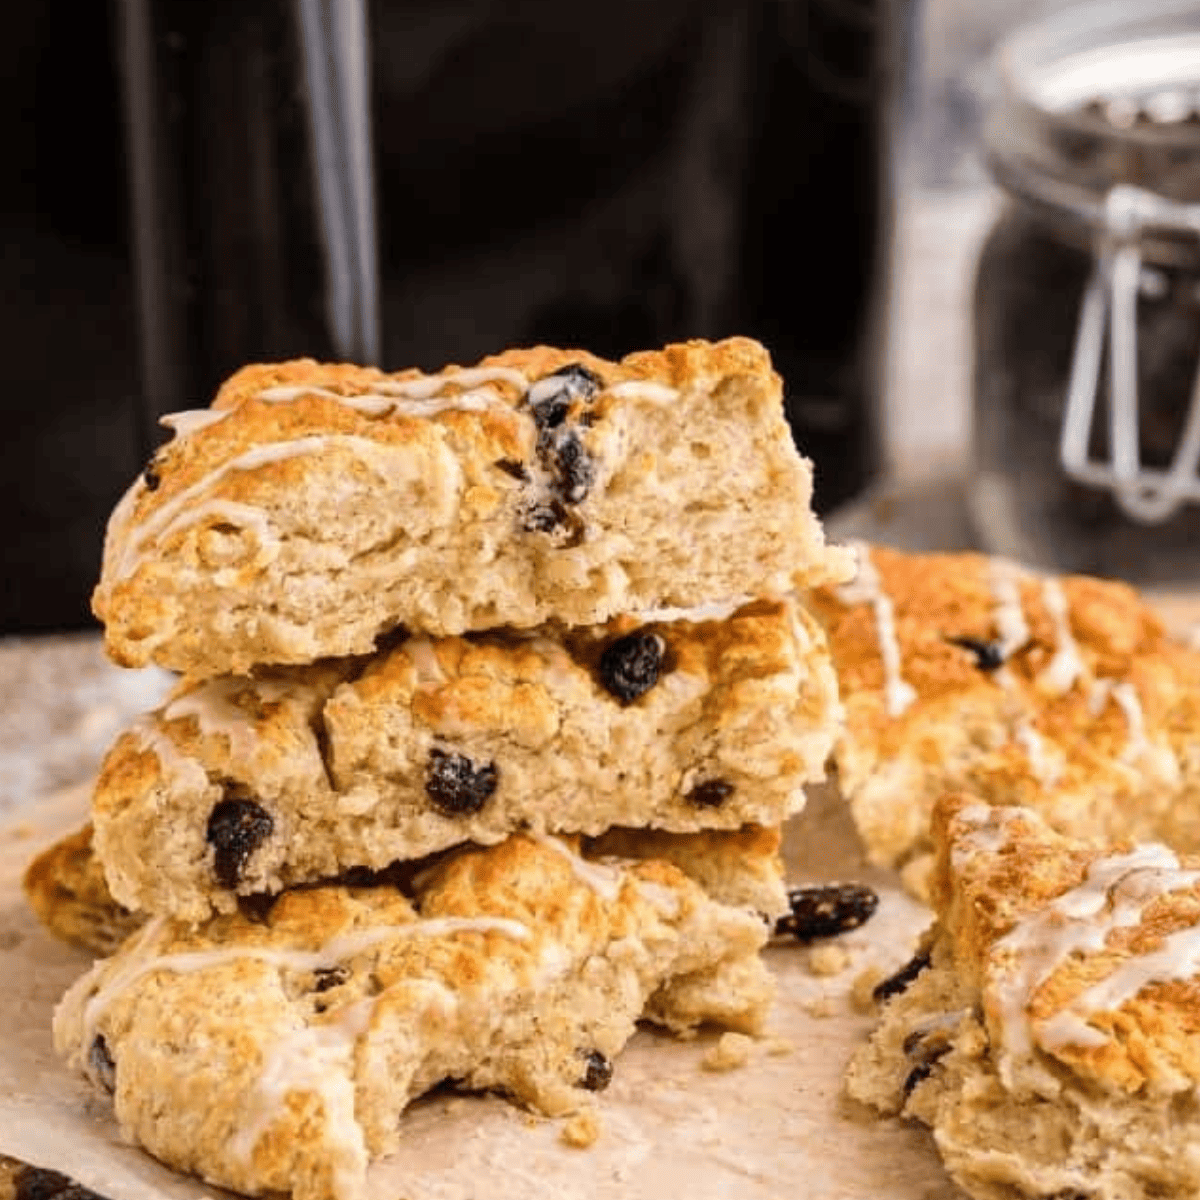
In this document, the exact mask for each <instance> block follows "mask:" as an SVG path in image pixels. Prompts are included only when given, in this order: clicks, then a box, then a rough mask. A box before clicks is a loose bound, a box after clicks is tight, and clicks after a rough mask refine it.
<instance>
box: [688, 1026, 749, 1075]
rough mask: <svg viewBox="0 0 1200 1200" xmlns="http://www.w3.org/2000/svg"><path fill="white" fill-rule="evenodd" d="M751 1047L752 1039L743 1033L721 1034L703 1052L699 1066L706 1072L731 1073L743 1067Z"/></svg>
mask: <svg viewBox="0 0 1200 1200" xmlns="http://www.w3.org/2000/svg"><path fill="white" fill-rule="evenodd" d="M753 1045H754V1039H753V1038H752V1037H747V1036H746V1034H744V1033H723V1034H721V1036H720V1037H719V1038H718V1039H717V1040H716V1041H715V1042H714V1043H713V1044H712V1045H711V1046H710V1047H709V1048H708V1049H707V1050H706V1051H705V1053H704V1057H703V1058H702V1059H701V1060H700V1065H701V1066H702V1067H703V1068H704V1069H705V1070H706V1071H732V1070H734V1069H735V1068H737V1067H744V1066H745V1065H746V1063H747V1061H748V1060H749V1058H750V1049H751V1047H752V1046H753Z"/></svg>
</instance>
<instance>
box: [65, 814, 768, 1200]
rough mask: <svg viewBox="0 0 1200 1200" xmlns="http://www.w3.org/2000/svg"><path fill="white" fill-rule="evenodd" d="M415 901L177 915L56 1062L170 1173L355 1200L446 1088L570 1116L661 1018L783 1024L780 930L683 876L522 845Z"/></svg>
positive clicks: (107, 965)
mask: <svg viewBox="0 0 1200 1200" xmlns="http://www.w3.org/2000/svg"><path fill="white" fill-rule="evenodd" d="M416 889H417V890H416V894H415V896H414V898H413V899H412V900H411V901H410V900H409V899H408V898H406V897H405V896H404V895H402V894H401V893H400V892H399V891H398V890H396V889H394V888H389V887H376V888H367V889H353V888H345V887H319V888H309V889H302V890H299V891H294V892H288V893H286V894H284V895H283V896H281V897H280V898H279V899H278V901H277V902H276V903H275V904H274V906H273V907H271V908H270V909H269V911H267V912H266V913H259V914H258V917H257V919H251V918H250V917H249V916H247V915H243V914H241V913H237V914H232V915H227V916H220V917H216V918H214V919H213V920H212V921H210V922H209V923H207V924H205V925H202V926H200V927H198V928H189V927H187V926H186V925H184V924H182V923H178V922H171V921H170V920H168V919H166V918H157V919H155V920H153V921H151V922H150V923H149V924H147V925H146V926H145V928H144V929H143V931H142V932H140V933H138V934H135V935H134V937H133V938H131V939H130V941H129V942H127V943H126V944H125V946H124V947H123V948H122V949H121V950H120V951H119V952H118V953H117V954H116V955H115V956H114V957H113V958H110V959H107V960H104V961H102V962H101V963H98V964H97V965H96V967H95V968H94V969H93V970H92V971H91V972H89V973H88V974H87V975H86V976H85V977H84V978H83V979H81V980H80V981H78V982H77V983H76V984H75V985H74V986H73V987H72V988H71V989H70V991H69V992H68V993H67V995H66V997H65V998H64V1000H63V1002H62V1004H61V1005H60V1006H59V1009H58V1011H57V1013H56V1016H55V1040H56V1044H57V1046H58V1048H59V1050H60V1052H61V1053H63V1054H65V1055H66V1056H67V1057H68V1058H69V1059H70V1061H71V1062H72V1063H73V1064H74V1065H76V1066H77V1067H78V1068H80V1069H82V1070H83V1071H84V1072H85V1073H86V1074H87V1075H88V1076H89V1077H90V1078H91V1079H92V1080H93V1082H95V1083H96V1084H97V1085H98V1086H100V1087H102V1088H105V1089H107V1090H109V1091H111V1092H112V1093H113V1103H114V1106H115V1111H116V1116H117V1119H118V1120H119V1122H120V1124H121V1127H122V1129H123V1131H124V1133H125V1135H126V1136H127V1137H129V1138H131V1139H132V1140H134V1141H135V1142H137V1143H138V1144H139V1145H141V1146H143V1147H145V1148H146V1149H147V1150H149V1151H150V1152H151V1153H152V1154H154V1155H155V1156H156V1157H158V1158H160V1159H162V1160H163V1161H164V1162H166V1163H169V1164H170V1165H172V1166H174V1167H176V1168H178V1169H180V1170H183V1171H187V1172H191V1173H194V1174H197V1175H200V1176H202V1177H203V1178H205V1179H207V1180H208V1181H209V1182H212V1183H215V1184H220V1185H222V1186H226V1187H230V1188H233V1189H235V1190H238V1191H243V1192H248V1193H252V1194H258V1193H262V1192H272V1193H290V1194H292V1195H294V1196H295V1197H296V1198H297V1200H354V1198H356V1197H358V1196H359V1195H360V1194H361V1191H362V1185H363V1177H364V1172H365V1169H366V1166H367V1162H368V1159H369V1158H371V1157H373V1156H376V1155H380V1154H384V1153H386V1152H387V1151H388V1149H389V1148H390V1147H394V1146H396V1145H397V1144H398V1141H399V1139H400V1138H402V1137H403V1136H404V1125H403V1121H402V1120H401V1119H400V1117H401V1113H402V1112H403V1110H404V1109H405V1107H406V1106H407V1105H408V1103H409V1102H410V1101H411V1100H412V1099H413V1098H414V1097H416V1096H418V1095H420V1094H421V1093H422V1092H424V1091H426V1090H428V1089H430V1088H432V1087H434V1086H435V1085H436V1084H438V1083H440V1082H442V1081H443V1080H447V1079H449V1080H455V1081H457V1082H458V1083H459V1084H460V1085H462V1086H464V1087H468V1088H472V1089H494V1090H498V1091H501V1092H504V1093H507V1094H509V1095H510V1096H512V1097H513V1098H514V1099H515V1100H516V1101H518V1102H520V1103H521V1104H525V1105H528V1106H530V1107H532V1108H535V1109H537V1110H540V1111H542V1112H544V1113H548V1114H561V1113H566V1112H570V1111H572V1110H573V1109H576V1108H578V1107H580V1106H581V1105H583V1104H585V1103H586V1102H587V1101H588V1099H589V1096H590V1093H591V1092H594V1091H597V1090H601V1089H602V1088H603V1087H604V1086H606V1084H607V1083H608V1080H609V1078H610V1075H611V1073H612V1071H613V1070H614V1063H613V1060H614V1058H615V1057H616V1056H617V1054H618V1053H619V1051H620V1050H621V1049H622V1047H623V1046H624V1045H625V1043H626V1041H627V1040H628V1039H629V1037H630V1036H631V1035H632V1033H633V1031H634V1025H635V1022H636V1021H637V1020H638V1019H639V1018H640V1017H641V1016H642V1015H643V1013H647V1014H649V1015H650V1016H652V1017H653V1018H655V1019H658V1020H661V1021H663V1022H665V1023H667V1024H668V1025H670V1026H671V1027H673V1028H677V1029H680V1030H683V1029H688V1028H690V1027H693V1026H694V1025H695V1024H696V1023H698V1022H699V1021H702V1020H705V1019H714V1020H716V1021H718V1022H720V1023H723V1024H725V1025H727V1026H730V1027H732V1028H735V1029H739V1030H743V1031H747V1032H753V1031H755V1030H757V1029H758V1028H759V1027H760V1025H761V1023H762V1021H763V1019H764V1017H765V1014H766V1012H767V1009H768V1007H769V1004H770V1000H771V994H772V984H771V980H770V977H769V975H768V973H767V970H766V968H765V966H764V965H763V963H762V962H761V960H760V959H759V957H758V952H759V950H760V949H761V947H762V946H763V944H764V942H765V940H766V937H767V928H766V926H765V925H764V923H763V922H762V921H761V920H759V919H758V918H757V917H756V916H754V915H753V914H751V913H748V912H746V911H744V910H741V909H734V908H730V907H727V906H724V905H720V904H717V903H715V902H714V901H712V900H710V899H709V898H708V897H707V896H706V895H705V894H704V892H703V891H702V890H701V889H700V888H699V887H698V886H697V885H696V884H695V883H693V882H691V881H690V880H688V879H687V878H686V877H685V876H684V875H683V874H682V873H681V872H679V871H678V870H676V869H675V868H674V867H672V866H670V865H668V864H666V863H663V862H659V861H654V862H646V863H631V864H616V863H609V864H597V863H592V862H586V861H584V860H582V859H580V858H579V857H577V856H576V855H575V854H574V853H573V851H572V850H571V848H570V847H569V846H568V845H567V844H565V843H563V842H558V841H556V840H553V839H540V840H539V839H534V838H530V837H525V836H515V837H513V838H510V839H509V840H508V841H506V842H503V843H501V844H500V845H498V846H494V847H491V848H489V849H487V850H467V851H464V852H461V853H456V854H453V855H451V856H449V857H448V858H446V859H445V860H444V861H442V862H440V863H439V864H438V865H436V866H434V867H433V868H431V869H430V870H428V871H427V872H424V873H422V875H421V876H420V877H418V880H417V885H416ZM676 986H678V987H679V988H680V989H681V993H682V994H681V997H680V1002H679V1003H678V1004H677V1005H676V1004H673V1003H672V999H671V989H672V988H673V987H676ZM615 1070H618V1071H619V1070H620V1063H619V1062H618V1063H616V1065H615Z"/></svg>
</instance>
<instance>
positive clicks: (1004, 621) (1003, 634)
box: [988, 558, 1029, 658]
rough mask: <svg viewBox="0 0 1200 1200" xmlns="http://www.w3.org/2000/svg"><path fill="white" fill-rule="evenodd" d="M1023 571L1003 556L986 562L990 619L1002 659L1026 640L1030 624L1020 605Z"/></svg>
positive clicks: (1016, 649)
mask: <svg viewBox="0 0 1200 1200" xmlns="http://www.w3.org/2000/svg"><path fill="white" fill-rule="evenodd" d="M1022 574H1023V572H1022V571H1021V570H1020V569H1019V568H1018V567H1016V566H1014V565H1013V564H1012V563H1010V562H1008V561H1007V560H1006V559H1002V558H993V559H991V560H990V561H989V563H988V587H989V588H990V590H991V593H992V599H993V600H994V601H995V605H996V606H995V608H994V610H993V612H992V620H993V621H994V622H995V624H996V632H997V634H999V649H1000V657H1001V658H1008V657H1009V656H1010V655H1012V654H1015V653H1016V652H1017V651H1018V650H1020V648H1021V647H1022V646H1024V645H1025V643H1026V642H1028V641H1029V625H1028V623H1027V622H1026V620H1025V610H1024V608H1023V607H1022V605H1021V577H1022Z"/></svg>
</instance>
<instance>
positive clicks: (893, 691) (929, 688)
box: [810, 546, 1200, 890]
mask: <svg viewBox="0 0 1200 1200" xmlns="http://www.w3.org/2000/svg"><path fill="white" fill-rule="evenodd" d="M857 549H858V551H859V554H860V558H861V560H862V563H863V570H862V573H861V575H860V576H859V578H858V579H857V580H856V581H855V582H853V583H851V584H848V585H846V586H844V587H840V588H836V589H835V588H827V589H820V590H818V591H817V592H815V593H814V594H813V595H812V596H811V597H810V606H811V608H812V610H813V612H814V613H815V614H816V615H817V616H818V617H819V619H820V620H821V621H822V623H823V624H824V625H825V628H826V631H827V633H828V635H829V642H830V648H831V650H832V653H833V656H834V664H835V667H836V668H837V671H838V677H839V685H840V688H841V693H842V700H843V704H844V706H845V713H846V728H845V732H844V734H843V735H842V737H841V739H840V741H839V744H838V746H837V748H836V750H835V754H834V759H835V763H836V767H837V778H838V783H839V786H840V787H841V789H842V791H843V793H844V794H845V795H846V797H847V799H848V800H849V803H850V807H851V811H852V812H853V815H854V819H855V823H856V825H857V827H858V829H859V832H860V833H861V835H862V837H863V841H864V843H865V844H866V847H867V850H868V853H869V854H870V856H871V858H872V859H873V860H874V861H875V862H876V863H878V864H880V865H885V866H892V867H895V866H899V867H909V868H910V870H909V871H908V872H907V874H906V878H907V879H908V880H909V881H910V882H911V883H913V884H914V885H919V883H920V871H919V867H920V866H922V865H924V864H927V862H928V852H929V840H928V827H929V815H930V811H931V809H932V806H933V803H934V800H935V799H936V798H937V797H938V796H939V795H941V794H942V793H943V792H945V791H949V790H955V789H959V788H962V789H964V790H968V791H971V792H973V793H974V794H976V795H979V796H980V797H982V798H984V799H986V800H988V801H989V802H992V803H1006V804H1021V805H1026V806H1028V807H1031V808H1035V809H1037V810H1038V811H1039V812H1041V813H1043V814H1044V815H1045V816H1046V818H1047V820H1049V821H1050V823H1051V824H1052V825H1053V826H1054V827H1055V828H1057V829H1060V830H1061V831H1062V832H1064V833H1069V834H1072V835H1074V836H1078V837H1084V838H1095V839H1098V840H1100V841H1107V840H1111V839H1114V838H1119V837H1133V838H1138V839H1161V840H1164V841H1167V842H1168V843H1169V844H1171V845H1172V846H1175V847H1176V848H1179V849H1186V850H1191V849H1196V850H1200V803H1197V799H1200V654H1197V653H1196V652H1195V651H1193V650H1191V649H1189V648H1187V647H1185V646H1183V645H1180V644H1179V643H1177V642H1175V641H1173V640H1172V639H1171V638H1169V637H1168V636H1167V634H1166V632H1165V631H1164V629H1163V626H1162V623H1161V622H1160V621H1159V619H1158V618H1157V617H1156V616H1155V614H1154V613H1153V611H1152V610H1151V609H1150V608H1149V606H1148V605H1146V604H1145V603H1144V602H1143V601H1142V600H1141V599H1140V598H1139V596H1138V595H1137V593H1136V592H1135V591H1134V590H1133V589H1132V588H1129V587H1127V586H1126V585H1124V584H1121V583H1114V582H1108V581H1104V580H1099V579H1091V578H1087V577H1082V576H1069V577H1064V578H1046V577H1040V576H1036V575H1034V574H1032V573H1030V572H1027V571H1024V570H1021V569H1020V568H1018V567H1015V566H1013V565H1012V564H1010V563H1007V562H1004V561H1002V560H998V559H989V558H986V557H984V556H981V555H977V554H929V555H912V554H902V553H898V552H896V551H892V550H888V549H885V548H883V547H877V546H876V547H869V548H868V547H865V546H863V547H857ZM921 860H924V864H922V862H921ZM918 890H920V888H919V886H918Z"/></svg>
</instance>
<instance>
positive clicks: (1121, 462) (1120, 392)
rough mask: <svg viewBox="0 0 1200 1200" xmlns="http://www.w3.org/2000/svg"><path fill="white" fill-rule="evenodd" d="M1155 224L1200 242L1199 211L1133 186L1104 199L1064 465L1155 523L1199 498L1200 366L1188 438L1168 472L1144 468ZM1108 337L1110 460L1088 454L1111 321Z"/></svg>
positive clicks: (1074, 365)
mask: <svg viewBox="0 0 1200 1200" xmlns="http://www.w3.org/2000/svg"><path fill="white" fill-rule="evenodd" d="M1148 227H1154V228H1158V229H1168V230H1171V231H1173V232H1183V233H1192V234H1195V235H1197V236H1198V237H1200V205H1196V204H1179V203H1177V202H1175V201H1172V200H1167V199H1166V198H1164V197H1162V196H1159V195H1157V194H1156V193H1154V192H1149V191H1146V190H1145V189H1143V188H1138V187H1133V186H1131V185H1128V184H1119V185H1117V186H1116V187H1114V188H1112V189H1111V190H1110V191H1109V192H1108V194H1107V196H1106V197H1105V201H1104V233H1103V236H1102V238H1101V243H1100V250H1099V253H1098V255H1097V258H1096V263H1095V266H1094V267H1093V269H1092V273H1091V277H1090V278H1089V279H1088V282H1087V285H1086V287H1085V289H1084V293H1083V305H1082V307H1081V308H1080V312H1079V326H1078V330H1077V332H1076V335H1075V349H1074V353H1073V356H1072V360H1071V373H1070V378H1069V381H1068V384H1067V403H1066V410H1065V412H1064V414H1063V426H1062V437H1061V440H1060V442H1059V460H1060V462H1061V463H1062V467H1063V470H1064V471H1065V472H1066V473H1067V474H1068V475H1069V476H1070V477H1071V478H1072V479H1075V480H1078V481H1079V482H1080V483H1085V484H1088V485H1089V486H1091V487H1100V488H1108V489H1110V490H1111V491H1112V492H1113V494H1114V496H1115V497H1116V501H1117V504H1118V505H1119V506H1120V507H1121V509H1122V511H1123V512H1125V514H1126V515H1127V516H1129V517H1131V518H1132V519H1133V520H1135V521H1139V522H1141V523H1143V524H1146V525H1152V524H1157V523H1159V522H1161V521H1165V520H1166V519H1167V518H1168V517H1170V516H1171V515H1173V514H1174V513H1175V512H1176V510H1178V509H1179V507H1180V506H1181V505H1183V504H1185V503H1188V502H1193V503H1194V502H1196V501H1200V477H1197V471H1196V468H1197V464H1200V366H1198V368H1197V373H1196V376H1195V378H1194V379H1193V382H1192V393H1191V400H1190V403H1189V406H1188V412H1187V417H1186V420H1185V422H1184V429H1183V436H1182V438H1181V440H1180V443H1179V447H1178V449H1177V450H1176V452H1175V457H1174V459H1173V460H1172V462H1171V465H1170V466H1169V467H1168V468H1167V469H1166V470H1162V469H1161V468H1154V467H1147V466H1143V465H1142V462H1141V448H1140V443H1139V440H1138V423H1139V422H1138V417H1139V413H1138V380H1137V355H1138V341H1137V304H1138V283H1139V279H1140V276H1141V271H1142V250H1141V234H1142V231H1143V230H1144V229H1146V228H1148ZM1106 319H1107V324H1108V338H1109V404H1108V442H1109V457H1110V461H1109V462H1108V463H1104V462H1098V461H1095V460H1093V459H1091V458H1089V457H1088V443H1089V441H1090V439H1091V433H1092V422H1093V420H1094V419H1095V411H1096V404H1097V393H1098V391H1099V386H1100V366H1101V362H1102V361H1103V357H1104V337H1105V323H1106Z"/></svg>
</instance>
